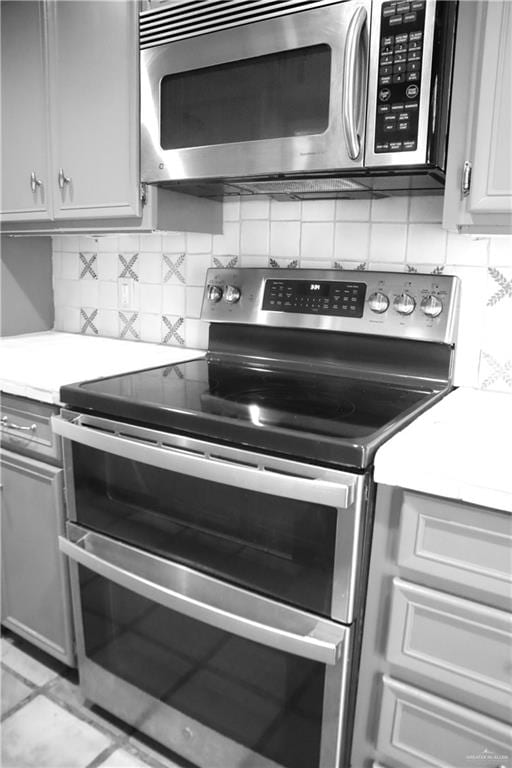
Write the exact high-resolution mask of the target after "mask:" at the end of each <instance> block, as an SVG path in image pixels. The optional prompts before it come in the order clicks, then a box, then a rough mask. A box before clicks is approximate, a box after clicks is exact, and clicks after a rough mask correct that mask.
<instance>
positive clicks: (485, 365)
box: [480, 351, 512, 389]
mask: <svg viewBox="0 0 512 768" xmlns="http://www.w3.org/2000/svg"><path fill="white" fill-rule="evenodd" d="M501 382H503V383H504V384H506V385H507V387H508V388H511V389H512V360H507V362H506V363H500V362H499V361H498V360H496V359H495V358H494V357H493V356H492V355H489V354H488V353H487V352H484V351H482V352H481V360H480V387H481V389H490V388H494V386H495V385H496V384H501Z"/></svg>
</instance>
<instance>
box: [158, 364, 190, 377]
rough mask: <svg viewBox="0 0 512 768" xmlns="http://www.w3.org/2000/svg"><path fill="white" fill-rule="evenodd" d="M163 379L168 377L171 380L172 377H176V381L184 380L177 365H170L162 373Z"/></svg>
mask: <svg viewBox="0 0 512 768" xmlns="http://www.w3.org/2000/svg"><path fill="white" fill-rule="evenodd" d="M163 375H164V378H168V377H169V376H170V377H171V378H172V377H173V376H176V378H177V379H184V378H185V375H184V373H183V372H182V370H181V368H180V367H179V365H170V366H169V368H166V369H165V371H164V373H163Z"/></svg>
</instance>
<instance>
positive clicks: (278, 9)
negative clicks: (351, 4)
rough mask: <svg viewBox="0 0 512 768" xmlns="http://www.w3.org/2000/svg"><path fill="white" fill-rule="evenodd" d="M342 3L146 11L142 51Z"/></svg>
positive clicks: (225, 3)
mask: <svg viewBox="0 0 512 768" xmlns="http://www.w3.org/2000/svg"><path fill="white" fill-rule="evenodd" d="M335 2H339V0H183V2H178V3H174V4H172V5H163V6H161V7H160V8H155V9H154V10H149V11H142V12H141V14H140V20H139V22H140V23H139V30H140V48H141V50H142V49H144V48H153V47H154V46H157V45H164V44H166V43H171V42H175V41H177V40H183V39H185V38H188V37H196V36H197V35H206V34H209V33H210V32H218V31H219V30H222V29H229V28H230V27H238V26H241V25H243V24H252V23H253V22H257V21H264V20H266V19H272V18H275V17H276V16H284V15H287V14H290V13H296V12H297V11H305V10H309V9H312V8H318V7H321V6H323V5H333V4H334V3H335Z"/></svg>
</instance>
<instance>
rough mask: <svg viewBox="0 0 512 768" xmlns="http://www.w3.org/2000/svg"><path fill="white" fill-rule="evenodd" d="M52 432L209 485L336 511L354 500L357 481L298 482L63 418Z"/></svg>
mask: <svg viewBox="0 0 512 768" xmlns="http://www.w3.org/2000/svg"><path fill="white" fill-rule="evenodd" d="M78 419H80V417H78ZM52 427H53V431H54V432H56V433H57V434H58V435H61V437H64V438H65V439H68V440H72V441H74V442H76V443H81V444H82V445H87V446H88V447H89V448H96V449H97V450H99V451H105V452H107V453H112V454H114V455H116V456H121V457H123V458H125V459H130V460H132V461H138V462H141V463H142V464H149V465H150V466H152V467H159V468H161V469H168V470H171V471H173V472H178V473H179V474H182V475H192V477H196V478H201V479H202V480H209V481H210V482H215V483H224V484H225V485H233V486H237V487H241V488H244V489H246V490H250V491H256V492H259V493H268V494H270V495H272V496H281V497H284V498H287V499H295V500H297V501H308V502H311V503H313V504H324V505H326V506H329V507H334V508H336V509H346V508H347V507H349V506H350V505H351V504H352V502H353V500H354V483H355V481H354V483H352V484H351V483H350V482H346V481H343V482H333V481H332V480H326V479H323V478H322V477H300V476H297V475H296V474H285V473H280V472H279V471H278V470H275V469H271V470H270V471H269V470H267V469H266V468H265V467H264V466H262V465H263V464H264V457H262V459H261V463H260V465H259V466H256V465H255V466H248V465H247V463H246V462H244V461H243V459H242V461H241V462H240V463H237V461H236V460H234V461H232V460H225V459H224V460H223V458H222V457H221V456H219V457H211V456H206V455H201V454H198V453H196V452H192V451H190V452H187V451H186V450H179V449H174V448H172V447H170V446H165V447H162V446H160V445H156V444H154V443H149V442H143V441H142V440H132V439H130V438H129V437H125V436H123V437H119V436H118V435H116V434H112V433H109V432H105V431H100V430H99V429H94V428H90V427H87V426H84V425H83V424H80V423H74V422H71V421H68V420H66V419H63V418H62V417H60V416H52ZM321 472H322V469H321V468H318V473H319V475H321Z"/></svg>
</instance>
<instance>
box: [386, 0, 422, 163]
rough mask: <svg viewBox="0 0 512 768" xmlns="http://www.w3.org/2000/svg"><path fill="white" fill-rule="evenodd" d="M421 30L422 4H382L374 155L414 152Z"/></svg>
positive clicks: (419, 80) (419, 77)
mask: <svg viewBox="0 0 512 768" xmlns="http://www.w3.org/2000/svg"><path fill="white" fill-rule="evenodd" d="M424 26H425V0H417V2H415V1H414V0H412V1H411V2H404V3H400V2H395V3H384V4H383V6H382V15H381V38H380V53H379V75H378V77H379V80H378V88H377V116H376V122H375V152H376V153H382V152H413V151H414V150H415V149H416V148H417V143H418V117H419V98H420V83H421V65H422V54H423V31H424Z"/></svg>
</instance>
